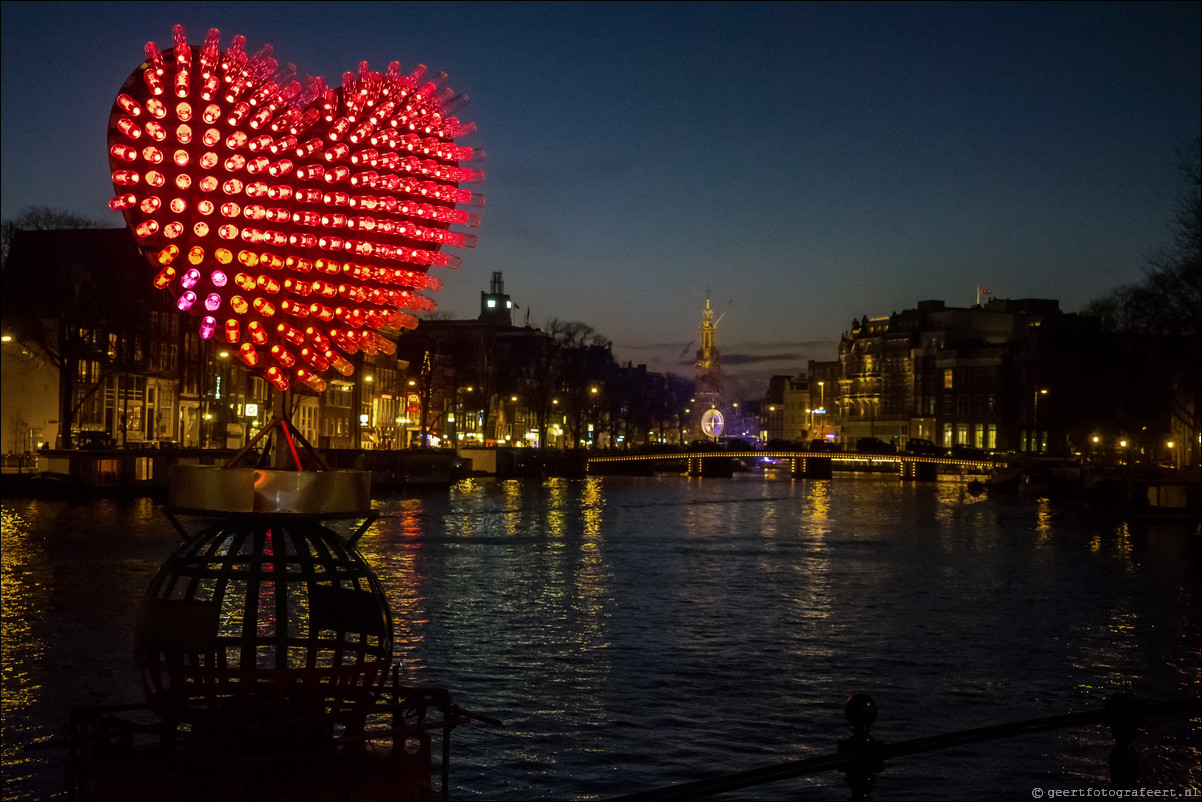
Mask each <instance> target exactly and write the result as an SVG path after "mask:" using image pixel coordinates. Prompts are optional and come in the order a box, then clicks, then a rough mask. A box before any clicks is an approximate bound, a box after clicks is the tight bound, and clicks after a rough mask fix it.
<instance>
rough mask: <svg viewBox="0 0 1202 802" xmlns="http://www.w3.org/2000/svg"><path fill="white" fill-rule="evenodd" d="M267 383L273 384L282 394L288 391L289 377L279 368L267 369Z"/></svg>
mask: <svg viewBox="0 0 1202 802" xmlns="http://www.w3.org/2000/svg"><path fill="white" fill-rule="evenodd" d="M267 381H269V382H271V384H272V386H274V387H275V389H277V390H279V391H280V392H281V393H282V392H284V391H285V390H287V389H288V387H289V384H288V377H287V376H285V375H284V372H283V371H282V370H280V369H279V368H277V367H275V366H272V367H270V368H268V369H267Z"/></svg>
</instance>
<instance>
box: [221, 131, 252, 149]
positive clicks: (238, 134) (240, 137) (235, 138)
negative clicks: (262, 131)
mask: <svg viewBox="0 0 1202 802" xmlns="http://www.w3.org/2000/svg"><path fill="white" fill-rule="evenodd" d="M249 139H250V137H248V136H247V135H246V134H245V133H243V132H242V131H235V132H234V133H232V134H230V135H229V136H227V137H226V138H225V146H226V147H227V148H229V149H230V150H238V149H239V148H241V147H242V146H244V145H245V144H246V143H247V141H249Z"/></svg>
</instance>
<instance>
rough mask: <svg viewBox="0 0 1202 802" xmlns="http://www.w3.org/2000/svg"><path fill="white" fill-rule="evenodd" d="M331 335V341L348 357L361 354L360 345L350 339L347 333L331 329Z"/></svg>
mask: <svg viewBox="0 0 1202 802" xmlns="http://www.w3.org/2000/svg"><path fill="white" fill-rule="evenodd" d="M329 333H330V340H331V341H332V342H333V343H334V345H336V346H338V347H339V348H341V349H342V350H343V351H344V352H346V353H347V354H348V355H350V356H354V355H355V354H357V353H359V344H358V343H357V342H355V340H353V339H352V338H350V337H348V336H347V334H346V332H343V331H341V330H339V329H330V332H329ZM348 375H349V374H348Z"/></svg>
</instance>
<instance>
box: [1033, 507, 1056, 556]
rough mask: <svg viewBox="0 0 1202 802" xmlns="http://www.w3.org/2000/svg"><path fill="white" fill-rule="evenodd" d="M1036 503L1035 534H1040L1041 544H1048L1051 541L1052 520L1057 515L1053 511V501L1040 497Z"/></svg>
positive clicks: (1039, 540)
mask: <svg viewBox="0 0 1202 802" xmlns="http://www.w3.org/2000/svg"><path fill="white" fill-rule="evenodd" d="M1035 503H1036V513H1035V534H1036V535H1038V536H1039V539H1038V543H1039V544H1040V545H1048V544H1049V543H1050V542H1051V538H1052V521H1053V519H1054V517H1055V516H1054V515H1053V513H1052V503H1051V502H1050V501H1048V499H1046V498H1044V497H1040V498H1039V499H1038V500H1037V501H1036V502H1035Z"/></svg>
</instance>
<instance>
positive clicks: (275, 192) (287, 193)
mask: <svg viewBox="0 0 1202 802" xmlns="http://www.w3.org/2000/svg"><path fill="white" fill-rule="evenodd" d="M267 197H269V198H271V199H272V200H288V198H291V197H292V187H289V186H286V185H284V184H276V185H275V186H273V187H271V188H270V189H268V190H267Z"/></svg>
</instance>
